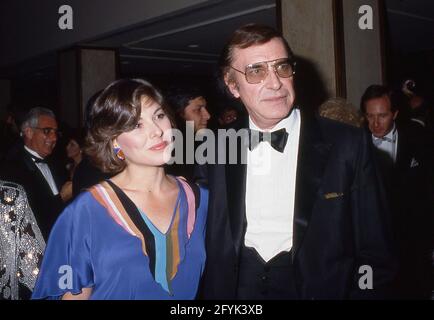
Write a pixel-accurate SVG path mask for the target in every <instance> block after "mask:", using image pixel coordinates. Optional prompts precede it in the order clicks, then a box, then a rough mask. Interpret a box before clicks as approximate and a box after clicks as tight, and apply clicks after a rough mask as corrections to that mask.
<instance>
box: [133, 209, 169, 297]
mask: <svg viewBox="0 0 434 320" xmlns="http://www.w3.org/2000/svg"><path fill="white" fill-rule="evenodd" d="M139 211H140V214H141V215H142V218H143V220H144V221H145V223H146V225H147V226H148V228H149V230H151V232H152V234H153V235H154V239H155V270H154V271H155V281H156V282H157V283H159V284H160V285H161V286H162V287H163V288H164V290H166V291H167V292H169V284H168V283H167V276H166V268H167V260H166V256H167V245H166V235H164V234H162V233H161V232H160V231H159V230H158V229H157V228H156V227H155V226H154V224H153V223H152V222H151V221H150V220H149V219H148V217H147V216H146V214H144V212H143V211H142V210H139Z"/></svg>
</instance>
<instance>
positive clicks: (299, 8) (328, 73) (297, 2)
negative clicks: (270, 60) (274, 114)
mask: <svg viewBox="0 0 434 320" xmlns="http://www.w3.org/2000/svg"><path fill="white" fill-rule="evenodd" d="M282 31H283V34H284V36H285V37H286V39H287V40H288V42H289V45H290V46H291V48H292V49H293V51H294V53H295V54H296V56H297V58H298V60H302V61H303V65H299V66H298V67H297V74H296V77H298V78H299V77H304V74H303V72H304V69H303V67H308V68H311V69H315V70H316V72H315V73H316V74H317V76H318V77H319V79H316V80H317V81H319V82H320V83H322V84H323V86H324V90H325V93H326V94H327V95H328V96H331V95H334V94H335V92H336V89H337V87H336V65H335V47H334V25H333V0H321V1H318V0H283V1H282ZM312 75H313V74H312ZM306 94H308V92H306ZM312 94H314V92H312Z"/></svg>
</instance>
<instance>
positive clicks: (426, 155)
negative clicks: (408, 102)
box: [376, 123, 434, 298]
mask: <svg viewBox="0 0 434 320" xmlns="http://www.w3.org/2000/svg"><path fill="white" fill-rule="evenodd" d="M397 130H398V146H397V147H398V149H397V157H396V163H395V164H394V165H393V164H391V163H390V162H384V161H381V159H382V154H381V151H379V150H377V151H376V156H377V157H378V160H379V163H380V171H381V176H382V178H383V179H384V183H385V186H386V191H387V198H388V202H389V205H390V208H391V221H392V230H393V234H394V242H395V244H396V247H397V253H398V258H399V266H400V272H399V278H398V286H399V288H398V292H397V293H398V294H400V295H401V296H400V297H404V298H418V297H423V296H424V297H425V298H429V296H430V293H431V290H432V285H433V284H432V280H431V281H430V277H432V267H431V259H430V258H431V253H432V251H433V248H434V239H433V237H434V232H433V230H434V219H433V217H434V187H433V183H434V174H433V165H434V159H433V146H432V141H430V139H429V136H428V135H427V133H426V132H424V129H423V128H422V127H421V126H419V125H418V124H412V123H408V124H401V125H398V126H397Z"/></svg>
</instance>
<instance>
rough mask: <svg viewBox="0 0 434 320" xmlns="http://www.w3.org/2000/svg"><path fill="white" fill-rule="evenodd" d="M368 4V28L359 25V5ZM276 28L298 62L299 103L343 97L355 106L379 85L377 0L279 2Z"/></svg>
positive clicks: (380, 48) (380, 81)
mask: <svg viewBox="0 0 434 320" xmlns="http://www.w3.org/2000/svg"><path fill="white" fill-rule="evenodd" d="M362 5H371V6H372V8H373V10H374V29H373V30H360V29H359V18H360V17H361V15H360V14H359V8H360V6H362ZM281 10H282V12H281V15H282V31H283V34H284V36H285V37H286V39H287V40H288V42H289V44H290V46H291V48H292V49H293V50H294V52H295V54H296V56H297V57H298V59H299V60H300V62H301V64H302V65H300V66H298V67H297V74H296V83H297V81H298V88H297V92H298V94H301V95H302V97H301V101H307V102H308V103H311V104H314V106H313V107H315V105H316V106H317V105H318V104H319V103H321V102H323V101H324V100H325V99H327V98H330V97H335V96H341V97H346V98H347V99H348V100H349V102H351V103H352V104H354V105H356V106H358V104H359V99H360V96H361V94H362V93H363V91H364V90H365V88H366V87H367V86H368V85H369V84H372V83H382V82H383V79H382V66H383V65H384V61H383V60H382V47H381V37H380V34H381V29H380V21H379V7H378V0H342V1H341V2H340V0H335V1H334V0H282V1H281Z"/></svg>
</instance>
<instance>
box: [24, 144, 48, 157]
mask: <svg viewBox="0 0 434 320" xmlns="http://www.w3.org/2000/svg"><path fill="white" fill-rule="evenodd" d="M24 149H26V150H27V152H28V153H30V154H31V155H32V156H34V157H36V158H38V159H41V160H42V159H44V158H42V157H41V156H40V155H39V154H38V153H37V152H36V151H33V150H32V149H30V148H29V147H27V146H24Z"/></svg>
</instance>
